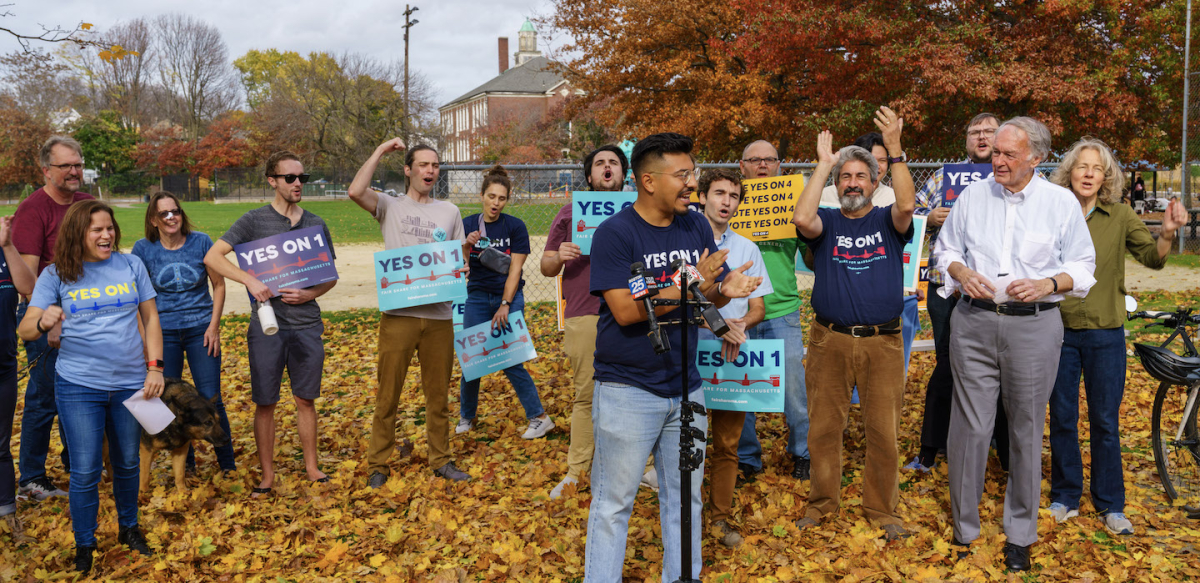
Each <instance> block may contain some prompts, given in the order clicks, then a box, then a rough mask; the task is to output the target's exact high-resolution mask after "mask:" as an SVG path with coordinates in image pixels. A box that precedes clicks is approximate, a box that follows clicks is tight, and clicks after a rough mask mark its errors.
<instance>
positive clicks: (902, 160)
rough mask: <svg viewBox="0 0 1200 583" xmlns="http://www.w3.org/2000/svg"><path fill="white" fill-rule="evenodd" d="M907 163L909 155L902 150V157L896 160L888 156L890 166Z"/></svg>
mask: <svg viewBox="0 0 1200 583" xmlns="http://www.w3.org/2000/svg"><path fill="white" fill-rule="evenodd" d="M907 163H908V153H907V152H905V151H904V150H900V155H899V156H897V157H895V158H893V157H891V156H888V164H907Z"/></svg>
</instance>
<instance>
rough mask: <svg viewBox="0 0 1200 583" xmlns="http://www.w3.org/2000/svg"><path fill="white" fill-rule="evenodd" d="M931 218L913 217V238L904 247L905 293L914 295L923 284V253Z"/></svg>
mask: <svg viewBox="0 0 1200 583" xmlns="http://www.w3.org/2000/svg"><path fill="white" fill-rule="evenodd" d="M928 220H929V217H927V216H925V215H913V218H912V221H913V238H912V241H909V242H908V244H907V245H905V246H904V291H906V292H909V293H913V292H916V291H917V287H918V286H919V285H920V283H921V281H920V280H921V253H922V250H923V249H924V248H925V224H926V223H927V221H928Z"/></svg>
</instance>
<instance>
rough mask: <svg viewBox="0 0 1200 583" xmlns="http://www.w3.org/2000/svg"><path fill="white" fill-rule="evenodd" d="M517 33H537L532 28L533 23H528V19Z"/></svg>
mask: <svg viewBox="0 0 1200 583" xmlns="http://www.w3.org/2000/svg"><path fill="white" fill-rule="evenodd" d="M518 32H537V29H536V28H534V27H533V23H532V22H530V21H529V19H528V18H526V19H525V24H522V25H521V30H519V31H518Z"/></svg>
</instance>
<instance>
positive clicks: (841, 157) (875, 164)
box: [831, 146, 879, 185]
mask: <svg viewBox="0 0 1200 583" xmlns="http://www.w3.org/2000/svg"><path fill="white" fill-rule="evenodd" d="M854 161H858V162H862V163H863V164H866V165H867V170H868V171H869V172H870V173H871V182H872V183H874V182H875V181H876V180H879V161H878V160H876V159H875V156H872V155H871V153H870V152H868V151H866V150H865V149H863V148H860V147H858V146H846V147H845V148H842V149H841V150H838V161H837V163H835V164H834V165H833V174H831V176H833V183H834V185H836V184H837V181H838V175H840V174H841V173H842V166H844V165H845V164H846V162H854Z"/></svg>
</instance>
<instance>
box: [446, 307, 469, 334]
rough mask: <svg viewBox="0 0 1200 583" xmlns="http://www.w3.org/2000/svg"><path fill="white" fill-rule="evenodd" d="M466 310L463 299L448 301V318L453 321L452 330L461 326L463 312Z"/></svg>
mask: <svg viewBox="0 0 1200 583" xmlns="http://www.w3.org/2000/svg"><path fill="white" fill-rule="evenodd" d="M466 311H467V302H465V301H463V300H454V301H452V302H450V320H451V321H452V322H454V331H455V332H458V331H459V330H462V328H463V314H464V313H466Z"/></svg>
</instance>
